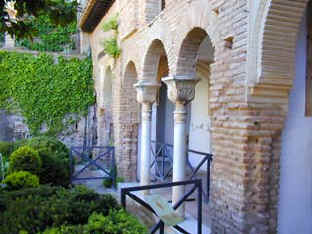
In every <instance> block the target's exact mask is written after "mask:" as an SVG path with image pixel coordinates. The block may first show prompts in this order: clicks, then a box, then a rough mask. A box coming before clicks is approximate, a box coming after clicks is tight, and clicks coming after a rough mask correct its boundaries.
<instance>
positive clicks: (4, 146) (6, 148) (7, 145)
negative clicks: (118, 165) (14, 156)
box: [0, 141, 14, 157]
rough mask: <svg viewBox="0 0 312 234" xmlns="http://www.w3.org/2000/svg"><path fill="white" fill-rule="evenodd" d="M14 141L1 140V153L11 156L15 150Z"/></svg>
mask: <svg viewBox="0 0 312 234" xmlns="http://www.w3.org/2000/svg"><path fill="white" fill-rule="evenodd" d="M13 149H14V148H13V143H12V142H7V141H0V153H1V154H2V156H4V157H9V156H10V154H11V153H12V152H13Z"/></svg>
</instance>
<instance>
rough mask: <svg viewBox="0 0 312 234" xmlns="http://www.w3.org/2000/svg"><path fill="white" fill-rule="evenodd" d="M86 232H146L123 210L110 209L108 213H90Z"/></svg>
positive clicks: (103, 233)
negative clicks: (105, 214)
mask: <svg viewBox="0 0 312 234" xmlns="http://www.w3.org/2000/svg"><path fill="white" fill-rule="evenodd" d="M86 226H87V228H86V231H87V232H86V233H101V234H112V233H114V234H115V233H116V234H118V233H122V234H146V233H148V231H147V229H146V227H144V226H143V225H142V224H141V223H140V222H139V221H138V220H137V219H136V218H135V217H133V216H132V215H130V214H129V213H127V212H125V211H124V210H111V211H110V212H109V215H107V216H104V215H102V214H96V213H94V214H92V215H91V216H90V218H89V222H88V225H86Z"/></svg>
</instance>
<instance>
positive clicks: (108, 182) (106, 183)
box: [103, 178, 113, 188]
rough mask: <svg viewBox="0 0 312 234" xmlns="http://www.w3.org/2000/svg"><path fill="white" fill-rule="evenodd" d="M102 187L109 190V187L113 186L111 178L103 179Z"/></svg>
mask: <svg viewBox="0 0 312 234" xmlns="http://www.w3.org/2000/svg"><path fill="white" fill-rule="evenodd" d="M103 186H104V187H105V188H111V187H112V186H113V180H112V178H105V179H104V180H103Z"/></svg>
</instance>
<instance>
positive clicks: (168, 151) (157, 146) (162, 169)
mask: <svg viewBox="0 0 312 234" xmlns="http://www.w3.org/2000/svg"><path fill="white" fill-rule="evenodd" d="M151 151H152V164H151V174H152V176H153V177H154V182H156V181H158V182H165V181H168V179H169V178H170V177H171V176H172V170H173V145H172V144H166V143H161V142H157V141H152V147H151ZM191 154H192V156H199V157H201V159H200V162H199V163H198V164H197V165H196V166H195V167H194V166H192V164H191V162H190V159H189V158H190V155H191ZM212 159H213V155H212V154H210V153H205V152H200V151H196V150H192V149H188V150H187V160H186V167H187V168H188V169H189V170H190V171H191V173H190V175H189V176H188V178H187V179H189V180H193V179H196V178H198V177H199V172H200V171H201V169H203V167H204V166H206V171H205V176H206V178H205V180H206V184H205V185H204V188H205V189H203V195H204V197H205V200H206V201H208V200H209V192H210V170H211V164H212Z"/></svg>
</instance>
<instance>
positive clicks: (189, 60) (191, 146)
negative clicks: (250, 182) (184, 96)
mask: <svg viewBox="0 0 312 234" xmlns="http://www.w3.org/2000/svg"><path fill="white" fill-rule="evenodd" d="M180 48H181V49H180V53H179V57H178V63H177V70H176V73H177V75H178V76H185V77H189V78H190V79H194V78H195V79H196V78H200V81H199V82H198V84H197V85H196V87H195V98H194V100H193V101H192V102H191V103H190V104H189V107H188V120H187V125H188V126H187V135H186V136H187V139H186V142H187V148H188V150H194V151H197V152H201V153H211V113H210V111H209V83H210V65H211V64H212V63H214V48H213V45H212V42H211V40H210V38H209V36H208V35H207V33H206V31H205V30H203V29H201V28H194V29H193V30H191V31H190V32H189V33H188V34H187V36H186V37H185V39H184V40H183V43H182V45H181V47H180ZM187 156H188V162H189V164H190V165H191V168H189V167H188V166H187V165H186V167H187V170H188V174H190V173H191V171H190V169H191V170H193V169H194V168H195V167H196V166H197V165H198V164H199V163H200V161H201V160H202V159H203V157H204V156H203V155H200V154H198V153H193V152H191V151H189V152H188V155H187ZM208 172H209V170H208V169H207V163H205V164H204V165H203V166H202V167H201V169H200V170H199V172H198V173H197V176H196V177H197V178H201V179H202V180H203V186H204V187H203V190H204V191H205V194H206V195H207V193H208V187H207V184H208V181H207V180H208V178H207V173H208ZM187 212H189V213H190V214H191V215H193V216H194V217H196V214H195V213H193V212H194V210H193V209H191V208H190V207H187ZM208 214H209V211H208V205H207V204H204V205H203V217H204V219H203V221H204V224H206V225H207V226H208V225H209V223H210V217H209V215H208Z"/></svg>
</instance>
